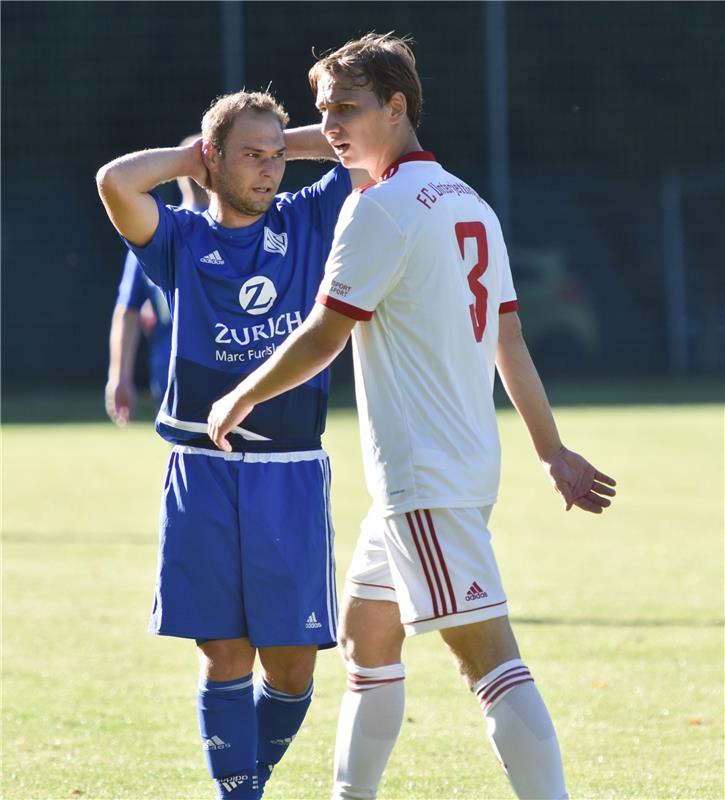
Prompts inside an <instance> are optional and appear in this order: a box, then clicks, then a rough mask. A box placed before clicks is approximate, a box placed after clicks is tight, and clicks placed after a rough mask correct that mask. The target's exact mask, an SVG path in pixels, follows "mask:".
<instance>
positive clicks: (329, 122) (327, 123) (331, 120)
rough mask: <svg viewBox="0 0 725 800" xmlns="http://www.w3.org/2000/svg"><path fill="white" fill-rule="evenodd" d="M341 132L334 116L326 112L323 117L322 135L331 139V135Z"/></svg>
mask: <svg viewBox="0 0 725 800" xmlns="http://www.w3.org/2000/svg"><path fill="white" fill-rule="evenodd" d="M339 130H340V125H339V124H338V121H337V119H336V118H335V115H334V114H330V112H329V111H326V112H325V113H324V114H323V115H322V135H323V136H327V137H329V136H330V135H331V134H334V133H337V132H338V131H339Z"/></svg>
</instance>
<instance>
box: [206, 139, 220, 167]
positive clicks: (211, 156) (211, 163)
mask: <svg viewBox="0 0 725 800" xmlns="http://www.w3.org/2000/svg"><path fill="white" fill-rule="evenodd" d="M219 155H220V154H219V151H218V150H217V149H216V147H214V145H213V144H211V143H210V142H202V144H201V158H202V161H203V162H204V166H205V167H206V168H207V169H211V168H212V167H215V166H216V164H217V161H218V160H219Z"/></svg>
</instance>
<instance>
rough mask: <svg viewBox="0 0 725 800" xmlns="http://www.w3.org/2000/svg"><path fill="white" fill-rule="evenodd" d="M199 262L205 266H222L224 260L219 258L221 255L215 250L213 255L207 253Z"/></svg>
mask: <svg viewBox="0 0 725 800" xmlns="http://www.w3.org/2000/svg"><path fill="white" fill-rule="evenodd" d="M199 261H203V262H204V263H205V264H223V263H224V259H223V258H222V256H221V253H220V252H219V251H218V250H215V251H214V252H213V253H207V254H206V255H205V256H202V257H201V258H200V259H199Z"/></svg>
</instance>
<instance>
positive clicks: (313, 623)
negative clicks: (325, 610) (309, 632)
mask: <svg viewBox="0 0 725 800" xmlns="http://www.w3.org/2000/svg"><path fill="white" fill-rule="evenodd" d="M321 627H322V623H321V622H318V621H317V617H316V616H315V612H314V611H313V612H312V613H311V614H310V616H309V617H307V622H305V628H321Z"/></svg>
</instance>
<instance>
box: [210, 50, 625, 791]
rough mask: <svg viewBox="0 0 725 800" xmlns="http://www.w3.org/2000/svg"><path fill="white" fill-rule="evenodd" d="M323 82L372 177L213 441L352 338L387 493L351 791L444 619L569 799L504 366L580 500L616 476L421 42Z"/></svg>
mask: <svg viewBox="0 0 725 800" xmlns="http://www.w3.org/2000/svg"><path fill="white" fill-rule="evenodd" d="M310 83H311V85H312V88H313V90H314V91H315V92H316V95H317V106H318V108H319V110H320V112H321V113H322V120H323V121H322V130H323V133H324V134H325V136H326V137H327V139H328V141H329V142H330V144H332V146H333V147H334V149H335V152H336V153H337V155H338V157H339V158H340V160H341V162H342V163H343V164H344V165H345V166H347V167H359V168H362V169H365V170H367V172H368V173H369V174H370V176H371V177H372V178H373V179H374V183H372V184H370V185H368V186H367V187H363V188H362V189H361V190H360V191H358V192H356V193H355V194H354V195H352V196H350V197H349V198H348V200H347V201H346V202H345V204H344V205H343V208H342V211H341V213H340V217H339V219H338V223H337V227H336V230H335V239H334V241H333V245H332V249H331V252H330V255H329V257H328V261H327V264H326V268H325V276H324V278H323V281H322V284H321V286H320V290H319V293H318V296H317V302H316V305H315V307H314V308H313V310H312V312H311V313H310V316H309V317H308V318H307V320H306V321H305V323H304V324H303V325H302V326H301V327H300V328H299V329H298V330H297V331H296V332H295V333H293V334H292V335H291V336H290V337H289V338H288V339H287V340H286V342H285V343H284V345H283V346H282V347H281V348H280V349H278V350H277V352H276V353H275V355H274V356H273V357H271V358H270V359H269V360H268V361H267V362H266V363H265V364H264V365H263V366H262V367H260V368H259V369H258V370H256V371H255V372H254V373H252V374H251V375H250V376H248V377H247V378H246V379H245V380H244V381H243V382H242V383H240V384H239V386H238V387H237V388H236V389H235V390H233V391H232V392H230V393H229V394H228V395H225V396H224V397H223V398H221V399H220V400H219V401H217V403H215V404H214V406H213V407H212V411H211V414H210V416H209V435H210V437H211V438H212V439H213V440H214V441H215V443H216V444H217V446H219V447H220V448H222V449H227V448H228V446H229V445H228V442H227V441H226V438H225V436H226V434H227V432H228V431H229V430H230V429H231V428H232V426H234V425H237V424H239V423H240V422H241V420H242V419H244V418H245V417H246V415H247V414H248V413H249V412H250V410H251V409H252V408H253V407H254V405H255V404H256V403H259V402H262V401H263V400H265V399H267V398H269V397H271V396H273V395H275V394H277V393H279V392H281V391H284V390H286V389H288V388H290V387H291V386H294V385H297V384H298V383H300V382H302V381H304V380H306V379H307V378H308V377H309V376H310V375H312V374H314V373H315V372H317V371H318V370H319V369H321V368H322V367H324V366H325V365H327V364H328V363H329V362H330V361H331V360H332V359H333V358H334V357H335V356H336V355H337V354H338V353H339V352H340V350H341V349H342V347H343V346H344V344H345V342H346V340H347V338H348V336H349V334H350V332H352V334H353V345H354V347H353V353H354V361H355V385H356V395H357V404H358V412H359V416H360V430H361V440H362V450H363V459H364V466H365V474H366V481H367V484H368V489H369V491H370V494H371V495H372V498H373V505H372V508H371V510H370V513H369V514H368V516H367V518H366V520H365V521H364V523H363V526H362V533H361V537H360V540H359V543H358V547H357V549H356V552H355V555H354V557H353V561H352V565H351V567H350V570H349V572H348V576H347V582H346V586H345V596H344V599H343V606H342V612H341V620H340V634H339V641H340V646H341V649H342V653H343V657H344V659H345V662H346V666H347V671H348V690H347V692H346V694H345V696H344V698H343V702H342V708H341V711H340V718H339V724H338V732H337V745H336V753H335V776H334V781H335V783H334V788H333V798H335V799H336V800H342V799H343V798H360V799H362V798H374V797H375V796H376V792H377V786H378V784H379V782H380V778H381V777H382V773H383V770H384V768H385V764H386V763H387V760H388V758H389V756H390V753H391V752H392V748H393V746H394V743H395V740H396V738H397V735H398V732H399V730H400V726H401V722H402V717H403V705H404V689H403V685H404V684H403V680H404V668H403V664H402V661H401V656H402V645H403V641H404V638H405V636H406V635H414V634H419V633H424V632H427V631H431V630H438V631H440V634H441V636H442V638H443V640H444V641H445V643H446V644H447V646H448V648H449V649H450V651H451V652H452V654H453V656H454V658H455V660H456V662H457V665H458V667H459V670H460V672H461V674H462V675H463V677H464V679H465V681H466V683H467V684H468V686H469V688H470V689H471V690H472V691H474V692H475V693H476V695H477V697H478V699H479V701H480V704H481V708H482V711H483V713H484V716H485V717H486V719H487V728H488V734H489V738H490V740H491V743H492V745H493V748H494V751H495V753H496V755H497V757H498V759H499V761H500V762H501V763H502V765H503V767H504V770H505V771H506V774H507V776H508V778H509V780H510V782H511V785H512V787H513V790H514V792H515V794H516V795H517V797H520V798H565V797H567V796H568V795H567V791H566V787H565V782H564V774H563V769H562V764H561V757H560V754H559V747H558V743H557V739H556V733H555V731H554V727H553V725H552V722H551V719H550V717H549V714H548V711H547V709H546V706H545V705H544V702H543V700H542V699H541V696H540V695H539V692H538V690H537V688H536V686H535V684H534V682H533V678H532V676H531V673H530V672H529V670H528V668H527V667H526V665H525V664H524V663H523V661H522V660H521V656H520V653H519V650H518V646H517V644H516V640H515V638H514V635H513V632H512V631H511V627H510V625H509V620H508V616H507V606H506V595H505V593H504V590H503V587H502V584H501V579H500V576H499V572H498V568H497V566H496V560H495V557H494V554H493V551H492V548H491V543H490V539H491V537H490V533H489V531H488V519H489V517H490V514H491V510H492V507H493V504H494V502H495V500H496V495H497V491H498V482H499V462H500V457H499V440H498V432H497V428H496V420H495V412H494V406H493V400H492V390H493V379H494V368H495V366H496V367H497V368H498V371H499V374H500V376H501V378H502V380H503V383H504V385H505V387H506V390H507V392H508V394H509V396H510V398H511V400H512V401H513V403H514V405H515V406H516V408H517V410H518V412H519V414H520V415H521V417H522V418H523V420H524V423H525V424H526V426H527V429H528V431H529V433H530V435H531V439H532V442H533V445H534V448H535V450H536V452H537V455H538V456H539V458H540V460H541V462H542V464H543V465H544V467H545V469H546V470H547V472H548V473H549V476H550V478H551V480H552V481H553V484H554V487H555V489H556V490H557V491H558V492H559V493H560V494H561V495H562V496H563V499H564V501H565V504H566V508H567V510H568V509H569V508H571V507H572V506H574V505H576V506H578V507H579V508H581V509H584V510H586V511H591V512H594V513H600V512H601V511H602V510H603V509H604V508H606V507H607V506H609V504H610V500H609V497H611V496H613V495H614V493H615V492H614V489H613V488H612V487H613V486H614V483H615V482H614V480H613V479H612V478H609V477H608V476H606V475H604V474H603V473H601V472H599V471H597V470H596V469H595V468H594V467H593V466H592V465H591V464H589V463H588V462H587V461H586V460H585V459H584V458H582V457H581V456H579V455H578V454H576V453H574V452H572V451H570V450H568V449H567V448H565V447H564V445H563V444H562V442H561V439H560V438H559V434H558V431H557V428H556V425H555V423H554V419H553V417H552V414H551V410H550V408H549V404H548V400H547V398H546V394H545V392H544V389H543V386H542V385H541V382H540V380H539V377H538V374H537V372H536V369H535V367H534V365H533V363H532V361H531V358H530V356H529V353H528V350H527V348H526V345H525V342H524V339H523V337H522V333H521V325H520V323H519V319H518V315H517V313H516V309H517V302H516V295H515V292H514V287H513V281H512V278H511V272H510V268H509V262H508V257H507V254H506V247H505V244H504V241H503V236H502V234H501V228H500V225H499V223H498V220H497V218H496V215H495V214H494V212H493V211H492V210H491V208H490V207H489V206H488V205H487V204H486V203H485V202H484V201H483V200H482V199H481V198H480V197H479V196H478V195H477V193H476V192H475V191H474V190H473V189H472V188H471V187H470V186H468V185H467V184H465V183H464V182H463V181H461V180H460V179H459V178H457V177H455V176H454V175H451V174H450V173H448V172H446V171H445V170H444V169H443V167H442V166H441V165H440V164H438V163H437V161H436V160H435V157H434V156H433V155H432V154H431V153H428V152H425V151H423V150H422V148H421V146H420V144H419V143H418V140H417V137H416V134H415V128H416V127H417V124H418V121H419V117H420V107H421V88H420V81H419V78H418V75H417V72H416V69H415V60H414V57H413V54H412V52H411V51H410V49H409V47H408V45H407V44H406V42H405V41H403V40H400V39H398V38H396V37H394V36H392V35H383V36H379V35H377V34H368V35H367V36H365V37H363V38H361V39H359V40H357V41H353V42H349V43H348V44H347V45H345V46H344V47H342V48H340V49H339V50H337V51H335V52H334V53H331V54H330V55H327V56H326V57H324V58H322V59H321V60H320V61H318V62H317V64H316V65H315V66H314V67H313V68H312V70H311V71H310ZM358 323H359V324H358Z"/></svg>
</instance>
